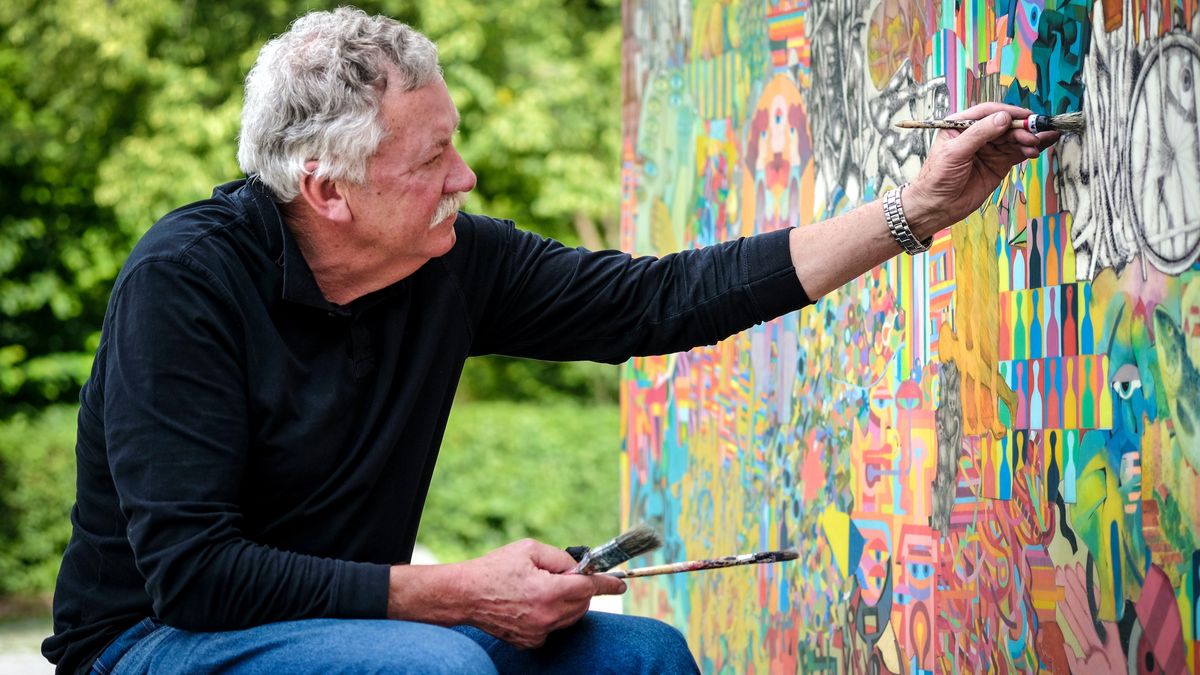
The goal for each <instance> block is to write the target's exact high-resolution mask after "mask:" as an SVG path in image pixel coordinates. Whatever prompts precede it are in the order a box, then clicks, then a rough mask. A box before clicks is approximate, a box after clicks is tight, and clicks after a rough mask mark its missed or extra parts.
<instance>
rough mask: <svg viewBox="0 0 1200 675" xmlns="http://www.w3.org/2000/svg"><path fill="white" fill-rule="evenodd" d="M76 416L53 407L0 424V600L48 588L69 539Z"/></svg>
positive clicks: (74, 410) (66, 408)
mask: <svg viewBox="0 0 1200 675" xmlns="http://www.w3.org/2000/svg"><path fill="white" fill-rule="evenodd" d="M77 411H78V407H76V406H69V405H58V406H51V407H49V408H46V409H45V410H43V411H42V412H41V413H39V414H38V415H37V416H36V417H27V416H25V415H17V416H15V417H13V418H12V419H9V420H7V421H3V422H0V595H5V594H9V593H22V594H25V593H41V592H47V591H50V590H53V588H54V578H55V576H56V575H57V574H58V565H59V562H60V561H61V558H62V552H63V549H65V548H66V546H67V540H68V539H70V537H71V522H70V511H71V505H72V504H74V503H75V416H76V413H77Z"/></svg>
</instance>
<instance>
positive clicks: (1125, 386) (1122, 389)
mask: <svg viewBox="0 0 1200 675" xmlns="http://www.w3.org/2000/svg"><path fill="white" fill-rule="evenodd" d="M1141 388H1142V375H1141V373H1139V372H1138V369H1137V366H1135V365H1133V364H1132V363H1126V364H1125V365H1123V366H1121V367H1120V368H1118V369H1117V372H1116V373H1113V378H1112V389H1113V391H1114V392H1115V393H1116V394H1117V396H1120V397H1121V400H1123V401H1128V400H1129V399H1130V398H1132V397H1133V394H1134V392H1136V391H1137V390H1138V389H1141Z"/></svg>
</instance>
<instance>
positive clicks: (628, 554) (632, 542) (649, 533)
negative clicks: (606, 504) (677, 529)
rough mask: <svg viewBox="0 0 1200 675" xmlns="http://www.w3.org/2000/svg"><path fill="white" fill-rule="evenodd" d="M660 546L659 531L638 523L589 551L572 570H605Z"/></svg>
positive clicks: (580, 572) (587, 572)
mask: <svg viewBox="0 0 1200 675" xmlns="http://www.w3.org/2000/svg"><path fill="white" fill-rule="evenodd" d="M659 546H662V539H661V538H660V537H659V536H658V533H657V532H655V531H654V530H652V529H650V528H649V527H647V526H646V525H638V526H636V527H634V528H633V529H632V530H629V531H627V532H622V533H621V534H619V535H617V538H616V539H613V540H612V541H610V542H608V543H607V544H604V545H603V546H597V547H596V548H594V549H592V550H590V551H588V552H587V554H586V555H584V556H583V559H582V560H580V561H579V564H578V565H576V566H575V568H574V569H573V570H572V571H573V572H575V573H577V574H595V573H597V572H604V571H607V570H610V569H612V568H614V567H616V566H617V565H620V564H621V563H623V562H625V561H626V560H629V559H630V558H633V557H635V556H639V555H642V554H643V553H647V552H649V551H653V550H654V549H656V548H658V547H659Z"/></svg>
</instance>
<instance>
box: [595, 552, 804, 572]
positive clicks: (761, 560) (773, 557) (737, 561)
mask: <svg viewBox="0 0 1200 675" xmlns="http://www.w3.org/2000/svg"><path fill="white" fill-rule="evenodd" d="M799 557H800V553H799V552H797V551H796V550H795V549H788V550H785V551H763V552H761V553H744V554H742V555H727V556H725V557H724V558H709V559H707V560H688V561H685V562H677V563H667V564H666V565H651V566H649V567H637V568H634V569H631V570H614V571H612V572H605V574H608V575H610V576H614V577H616V578H618V579H632V578H634V577H652V576H654V575H656V574H675V573H676V572H698V571H700V570H715V569H720V568H722V567H734V566H736V565H763V564H766V563H777V562H784V561H785V560H795V559H796V558H799Z"/></svg>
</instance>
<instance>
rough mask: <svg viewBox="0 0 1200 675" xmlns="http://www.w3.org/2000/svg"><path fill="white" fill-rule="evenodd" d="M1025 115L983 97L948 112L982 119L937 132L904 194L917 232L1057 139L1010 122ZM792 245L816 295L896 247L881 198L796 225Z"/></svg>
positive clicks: (957, 210) (961, 208)
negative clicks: (981, 100)
mask: <svg viewBox="0 0 1200 675" xmlns="http://www.w3.org/2000/svg"><path fill="white" fill-rule="evenodd" d="M1029 114H1030V112H1029V111H1028V110H1025V109H1024V108H1018V107H1016V106H1011V105H1004V104H1002V103H984V104H980V105H977V106H974V107H972V108H969V109H967V110H964V111H962V112H961V113H959V114H957V115H953V116H952V117H954V118H956V119H974V120H981V121H980V122H978V123H977V124H975V125H973V126H972V127H971V128H970V129H969V130H967V131H965V132H960V131H943V132H940V133H939V135H938V136H937V139H936V140H935V141H934V144H933V147H932V148H930V152H929V157H928V158H927V159H926V161H925V164H924V165H923V166H922V167H921V173H920V175H918V176H917V179H916V180H914V181H913V182H912V183H911V184H910V185H909V186H908V187H906V188H905V189H904V191H903V192H902V193H901V199H902V201H903V205H904V211H905V214H906V216H907V218H908V222H909V224H910V225H911V226H912V230H913V234H914V235H915V236H916V238H917V239H919V240H924V239H925V238H926V237H930V236H933V235H934V234H936V233H937V232H939V231H941V230H943V229H945V228H947V227H949V226H951V225H953V224H955V223H957V222H958V221H960V220H962V219H963V218H965V217H967V216H968V215H969V214H970V213H971V212H972V211H974V210H976V209H978V208H979V206H980V205H981V204H982V203H983V200H984V199H986V198H987V197H988V195H990V194H991V193H992V192H993V191H994V190H995V189H996V188H997V187H998V186H999V185H1000V181H1002V180H1003V179H1004V177H1005V176H1006V175H1007V174H1008V172H1009V171H1010V170H1011V169H1012V168H1013V167H1014V166H1016V165H1017V164H1019V163H1021V162H1023V161H1025V160H1027V159H1032V158H1033V157H1036V156H1037V155H1038V153H1039V152H1041V151H1042V150H1044V149H1045V148H1047V147H1049V146H1050V145H1051V144H1052V143H1054V142H1055V141H1057V140H1058V132H1054V131H1051V132H1043V133H1040V134H1032V133H1030V132H1028V131H1024V130H1020V129H1018V130H1012V129H1009V122H1010V121H1011V120H1012V119H1014V118H1015V119H1024V118H1025V117H1027V116H1028V115H1029ZM790 244H791V251H792V263H793V264H794V265H795V267H796V276H797V277H799V279H800V283H801V285H803V286H804V289H805V290H806V291H807V292H808V294H809V296H810V297H811V298H812V299H814V300H815V299H817V298H819V297H821V296H823V295H825V294H826V293H828V292H830V291H832V290H834V289H836V288H839V287H841V286H842V285H844V284H845V283H847V282H848V281H850V280H851V279H853V278H855V277H857V276H858V275H860V274H862V273H864V272H866V271H867V270H869V269H871V268H873V267H875V266H876V265H879V264H880V263H882V262H884V261H885V260H888V259H889V258H892V257H894V256H895V255H896V254H897V253H899V252H900V251H901V248H900V245H899V244H898V243H897V242H896V239H895V237H893V236H892V234H891V232H890V231H889V230H888V227H887V223H886V221H885V220H884V214H883V201H882V200H877V201H874V202H871V203H869V204H865V205H863V206H860V207H859V208H857V209H854V210H853V211H850V212H848V213H846V214H844V215H841V216H838V217H835V218H830V219H829V220H826V221H823V222H820V223H815V224H813V225H808V226H805V227H799V228H796V229H794V230H792V233H791V242H790Z"/></svg>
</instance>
